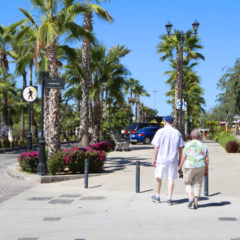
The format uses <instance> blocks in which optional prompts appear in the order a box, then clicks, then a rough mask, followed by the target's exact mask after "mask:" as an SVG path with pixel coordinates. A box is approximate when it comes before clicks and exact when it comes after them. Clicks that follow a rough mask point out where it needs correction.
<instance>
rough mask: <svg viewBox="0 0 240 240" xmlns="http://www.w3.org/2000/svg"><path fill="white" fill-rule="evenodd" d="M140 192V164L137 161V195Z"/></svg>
mask: <svg viewBox="0 0 240 240" xmlns="http://www.w3.org/2000/svg"><path fill="white" fill-rule="evenodd" d="M139 192H140V162H139V161H136V193H139Z"/></svg>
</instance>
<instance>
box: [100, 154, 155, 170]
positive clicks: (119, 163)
mask: <svg viewBox="0 0 240 240" xmlns="http://www.w3.org/2000/svg"><path fill="white" fill-rule="evenodd" d="M144 160H146V158H139V157H129V158H121V157H111V158H108V159H107V161H106V163H105V165H104V168H103V171H102V172H103V173H111V172H115V171H121V170H123V169H125V168H126V167H127V166H130V165H131V166H133V165H136V161H140V166H144V167H152V164H151V163H149V162H147V161H144Z"/></svg>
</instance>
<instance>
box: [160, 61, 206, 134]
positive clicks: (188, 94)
mask: <svg viewBox="0 0 240 240" xmlns="http://www.w3.org/2000/svg"><path fill="white" fill-rule="evenodd" d="M170 61H171V68H172V70H171V71H167V72H165V73H164V74H167V75H168V76H169V79H168V80H167V81H166V83H167V84H169V85H170V87H171V89H170V90H169V91H168V92H167V93H166V95H167V96H169V97H171V100H169V101H168V103H171V104H172V105H173V106H174V104H175V101H174V99H175V97H174V96H175V79H176V69H177V62H176V61H175V60H173V59H171V60H170ZM196 65H197V63H196V62H192V63H191V64H190V65H189V61H187V60H185V61H183V76H184V82H183V99H184V101H185V102H186V103H187V111H186V112H185V119H186V121H187V126H188V125H189V124H188V122H189V119H190V118H191V119H192V120H193V122H194V123H195V126H196V123H197V121H199V119H200V115H201V113H203V112H204V110H203V108H202V105H204V104H205V100H204V99H203V97H202V95H203V89H202V88H201V87H200V86H199V84H200V78H199V76H198V75H197V73H196V72H195V71H194V70H193V68H194V67H195V66H196ZM187 132H188V131H187Z"/></svg>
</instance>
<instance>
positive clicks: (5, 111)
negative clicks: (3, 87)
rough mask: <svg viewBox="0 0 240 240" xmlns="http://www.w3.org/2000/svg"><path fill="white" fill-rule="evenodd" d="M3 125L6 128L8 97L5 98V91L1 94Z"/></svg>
mask: <svg viewBox="0 0 240 240" xmlns="http://www.w3.org/2000/svg"><path fill="white" fill-rule="evenodd" d="M3 125H4V126H8V96H7V91H4V92H3Z"/></svg>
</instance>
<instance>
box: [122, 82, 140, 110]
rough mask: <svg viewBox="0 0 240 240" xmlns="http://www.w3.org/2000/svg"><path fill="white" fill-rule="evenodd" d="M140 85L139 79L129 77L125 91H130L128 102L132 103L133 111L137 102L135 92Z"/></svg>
mask: <svg viewBox="0 0 240 240" xmlns="http://www.w3.org/2000/svg"><path fill="white" fill-rule="evenodd" d="M138 85H139V81H138V80H136V79H134V78H129V79H128V80H127V81H126V84H125V93H129V97H128V104H130V107H131V110H132V112H133V104H134V103H136V99H135V98H133V94H134V91H135V89H136V87H137V86H138Z"/></svg>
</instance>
